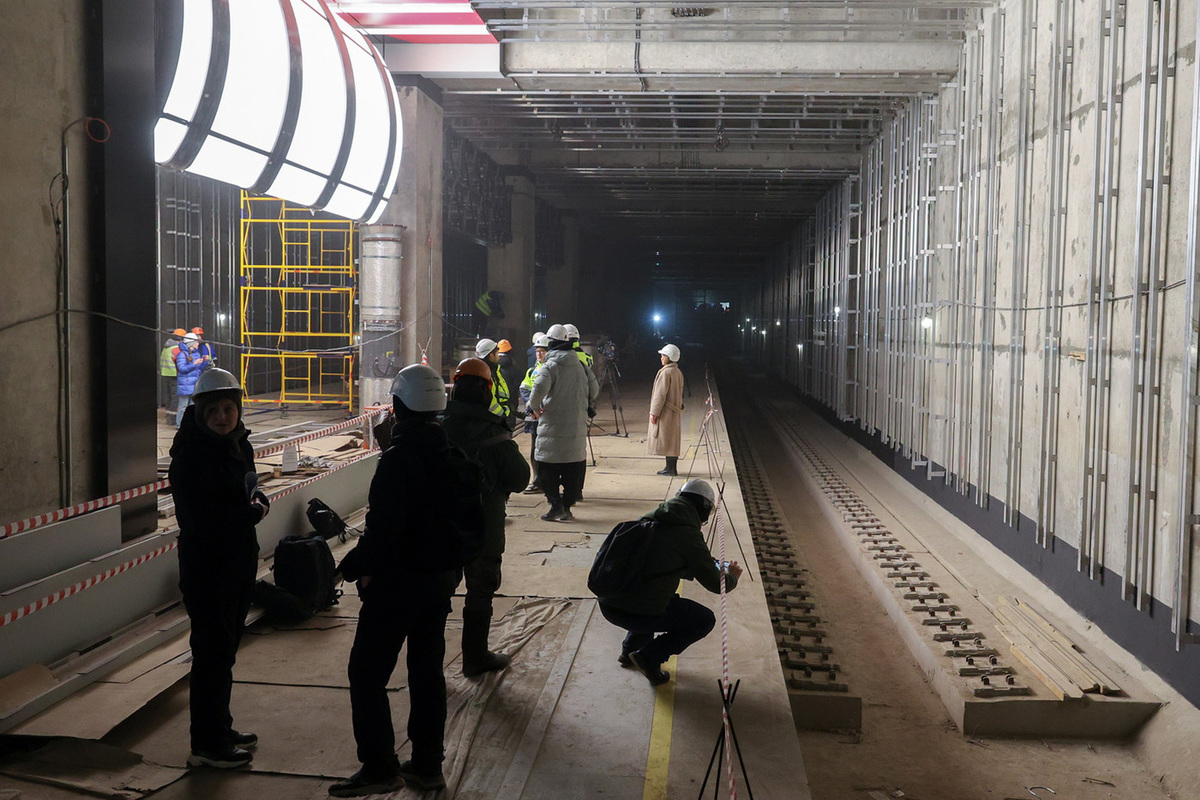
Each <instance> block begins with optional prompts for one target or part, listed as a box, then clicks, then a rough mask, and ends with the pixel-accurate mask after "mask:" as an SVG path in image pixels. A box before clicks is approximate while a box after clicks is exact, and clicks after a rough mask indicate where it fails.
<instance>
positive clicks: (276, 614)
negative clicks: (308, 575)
mask: <svg viewBox="0 0 1200 800" xmlns="http://www.w3.org/2000/svg"><path fill="white" fill-rule="evenodd" d="M250 601H251V602H252V603H254V605H256V606H258V607H260V608H261V609H262V610H263V611H265V612H267V617H268V618H270V619H271V620H273V621H275V622H284V623H294V622H303V621H304V620H306V619H308V618H309V617H311V616H312V615H313V608H312V606H310V605H308V604H307V603H305V602H304V601H303V600H301V599H300V598H299V597H296V595H294V594H292V593H291V592H289V591H287V590H286V589H280V588H279V587H278V586H276V585H275V584H273V583H271V582H270V581H256V582H255V583H254V590H253V592H252V593H251V595H250Z"/></svg>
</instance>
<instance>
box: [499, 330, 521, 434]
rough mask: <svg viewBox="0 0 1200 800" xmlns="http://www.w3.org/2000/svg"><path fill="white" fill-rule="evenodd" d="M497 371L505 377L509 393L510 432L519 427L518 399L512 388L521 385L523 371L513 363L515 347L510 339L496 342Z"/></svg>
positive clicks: (505, 384)
mask: <svg viewBox="0 0 1200 800" xmlns="http://www.w3.org/2000/svg"><path fill="white" fill-rule="evenodd" d="M496 371H497V372H498V373H499V374H500V375H501V376H503V377H504V386H505V388H506V389H507V390H508V392H509V398H508V415H509V422H508V428H509V430H513V429H515V428H516V427H517V412H518V411H519V410H520V409H519V408H518V405H517V402H516V398H514V397H513V396H512V387H514V386H520V385H521V371H520V369H519V368H518V367H517V365H516V364H514V363H513V346H512V342H510V341H509V340H508V339H501V340H500V341H498V342H496Z"/></svg>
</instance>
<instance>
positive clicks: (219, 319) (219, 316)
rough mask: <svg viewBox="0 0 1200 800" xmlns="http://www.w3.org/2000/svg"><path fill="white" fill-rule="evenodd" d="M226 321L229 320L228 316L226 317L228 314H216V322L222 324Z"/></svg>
mask: <svg viewBox="0 0 1200 800" xmlns="http://www.w3.org/2000/svg"><path fill="white" fill-rule="evenodd" d="M227 319H229V315H228V314H226V313H225V312H224V311H222V312H221V313H219V314H217V322H224V321H225V320H227Z"/></svg>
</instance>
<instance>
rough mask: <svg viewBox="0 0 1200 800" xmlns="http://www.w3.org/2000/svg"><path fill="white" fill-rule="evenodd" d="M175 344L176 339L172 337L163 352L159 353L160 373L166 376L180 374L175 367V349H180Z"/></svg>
mask: <svg viewBox="0 0 1200 800" xmlns="http://www.w3.org/2000/svg"><path fill="white" fill-rule="evenodd" d="M178 349H179V348H177V347H176V346H175V340H174V339H170V340H168V343H167V344H166V346H164V347H163V349H162V352H160V353H159V354H158V374H159V375H162V376H163V377H164V378H174V377H175V376H176V375H178V374H179V371H178V370H177V369H176V368H175V351H176V350H178Z"/></svg>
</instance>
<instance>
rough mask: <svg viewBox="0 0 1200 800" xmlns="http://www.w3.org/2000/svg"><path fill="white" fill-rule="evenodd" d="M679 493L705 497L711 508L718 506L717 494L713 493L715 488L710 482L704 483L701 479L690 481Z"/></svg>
mask: <svg viewBox="0 0 1200 800" xmlns="http://www.w3.org/2000/svg"><path fill="white" fill-rule="evenodd" d="M679 493H680V494H694V495H697V496H699V497H703V498H704V499H705V500H707V501H708V504H709V506H715V505H716V504H717V493H716V492H714V491H713V488H712V486H710V485H709V483H708V481H702V480H700V479H699V478H692V479H691V480H690V481H688V482H687V483H685V484H684V485H683V486H682V487H681V488H680V489H679Z"/></svg>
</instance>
